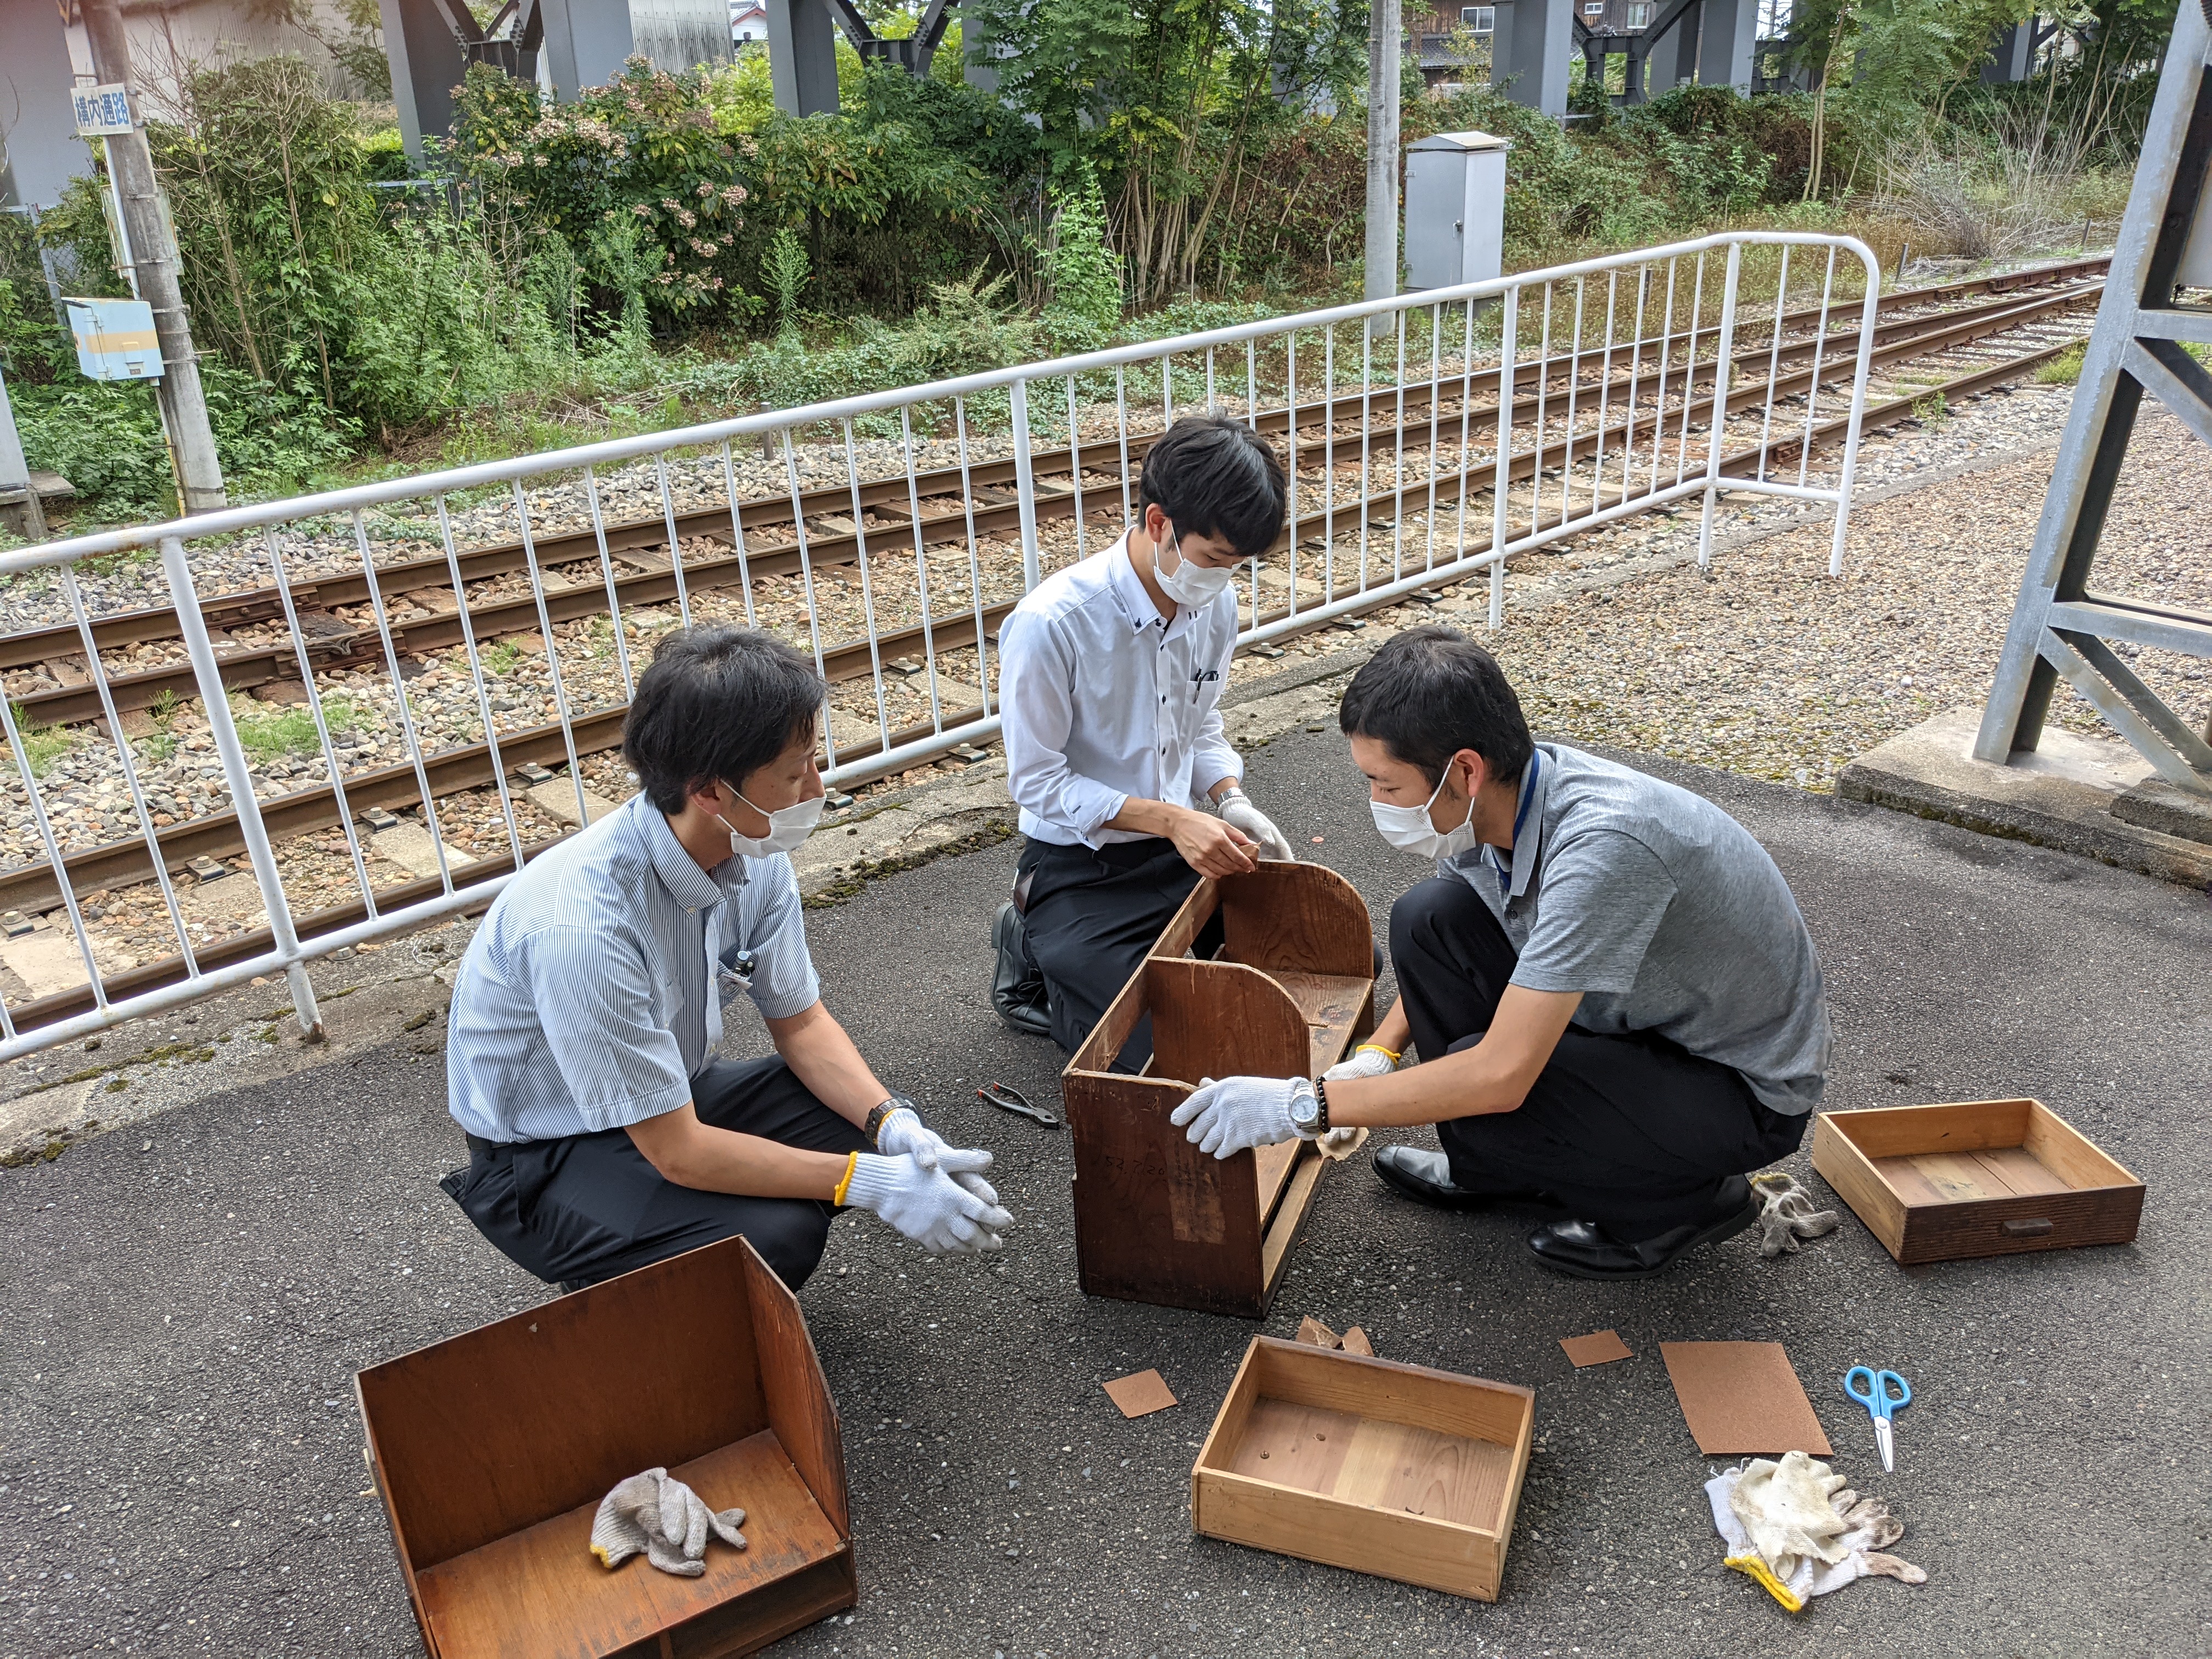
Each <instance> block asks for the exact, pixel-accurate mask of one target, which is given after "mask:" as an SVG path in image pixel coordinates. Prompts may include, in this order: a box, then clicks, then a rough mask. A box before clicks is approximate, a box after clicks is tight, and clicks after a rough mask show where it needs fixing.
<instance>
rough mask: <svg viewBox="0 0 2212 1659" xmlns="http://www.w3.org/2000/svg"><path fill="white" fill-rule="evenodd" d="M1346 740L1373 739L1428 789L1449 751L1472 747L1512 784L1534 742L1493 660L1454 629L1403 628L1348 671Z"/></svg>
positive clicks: (1340, 717)
mask: <svg viewBox="0 0 2212 1659" xmlns="http://www.w3.org/2000/svg"><path fill="white" fill-rule="evenodd" d="M1337 724H1338V725H1339V726H1342V727H1343V729H1344V735H1345V736H1346V737H1347V738H1375V739H1376V741H1378V742H1379V743H1381V744H1383V747H1384V748H1386V749H1388V750H1389V751H1390V757H1391V758H1392V759H1393V760H1398V761H1402V762H1404V763H1406V764H1407V765H1408V766H1414V767H1419V769H1420V773H1421V775H1422V776H1423V777H1425V778H1426V779H1427V780H1428V781H1429V783H1430V785H1431V787H1434V786H1435V785H1436V783H1437V781H1438V780H1439V779H1441V778H1442V777H1443V775H1444V768H1445V766H1446V765H1447V764H1449V762H1450V760H1451V757H1453V756H1454V755H1456V754H1457V753H1459V751H1460V750H1462V749H1472V750H1474V752H1475V753H1476V754H1478V755H1480V756H1481V757H1482V758H1483V759H1484V760H1485V761H1486V762H1488V763H1489V765H1490V774H1491V775H1492V777H1494V778H1496V779H1497V780H1498V781H1500V782H1501V783H1511V782H1513V781H1516V779H1518V778H1519V777H1520V775H1521V769H1522V767H1524V766H1526V765H1527V764H1528V752H1529V750H1530V749H1531V748H1533V747H1534V745H1533V744H1531V743H1530V742H1529V740H1528V721H1527V720H1524V719H1523V718H1522V714H1521V699H1520V698H1518V697H1516V696H1514V695H1513V687H1512V686H1511V685H1510V684H1509V683H1508V682H1507V680H1506V678H1505V671H1504V669H1502V668H1500V667H1499V666H1498V659H1496V658H1495V657H1493V656H1492V655H1491V654H1490V653H1488V652H1487V651H1486V650H1484V649H1483V648H1482V647H1480V646H1479V645H1477V644H1476V643H1475V642H1474V641H1473V640H1471V639H1469V638H1468V636H1467V635H1464V634H1462V633H1461V632H1460V631H1459V629H1456V628H1444V627H1441V626H1439V625H1437V624H1436V623H1427V624H1425V625H1424V626H1422V627H1419V628H1409V629H1407V630H1406V631H1405V632H1404V633H1402V634H1401V635H1398V636H1397V637H1396V638H1395V639H1393V640H1389V641H1385V642H1384V644H1383V648H1382V649H1381V650H1379V651H1377V652H1376V653H1375V654H1374V655H1373V656H1371V657H1370V658H1369V659H1367V662H1366V664H1365V665H1364V666H1363V667H1362V668H1361V669H1360V671H1358V673H1357V674H1354V675H1353V676H1352V684H1351V686H1350V687H1349V688H1348V689H1346V691H1345V694H1344V706H1343V707H1342V708H1340V709H1339V710H1338V711H1337Z"/></svg>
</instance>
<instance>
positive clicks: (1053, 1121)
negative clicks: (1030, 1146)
mask: <svg viewBox="0 0 2212 1659" xmlns="http://www.w3.org/2000/svg"><path fill="white" fill-rule="evenodd" d="M975 1098H976V1099H978V1100H980V1101H981V1102H982V1103H984V1104H985V1105H987V1106H995V1107H997V1108H998V1109H1000V1111H1002V1112H1018V1113H1019V1114H1020V1115H1022V1116H1024V1117H1028V1118H1035V1119H1036V1121H1038V1122H1039V1123H1042V1124H1043V1125H1044V1127H1046V1128H1048V1129H1057V1128H1058V1127H1060V1120H1059V1119H1058V1118H1056V1117H1054V1115H1052V1114H1051V1113H1050V1112H1048V1111H1046V1110H1045V1109H1044V1108H1042V1106H1033V1105H1031V1104H1030V1101H1029V1097H1027V1096H1026V1095H1024V1094H1023V1093H1022V1091H1020V1090H1018V1089H1016V1088H1013V1087H1012V1086H1011V1085H1007V1084H1004V1083H994V1084H992V1085H990V1086H989V1087H988V1088H984V1089H978V1090H976V1091H975Z"/></svg>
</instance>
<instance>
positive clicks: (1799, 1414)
mask: <svg viewBox="0 0 2212 1659" xmlns="http://www.w3.org/2000/svg"><path fill="white" fill-rule="evenodd" d="M1659 1352H1660V1354H1661V1356H1662V1358H1664V1359H1665V1360H1666V1362H1667V1377H1668V1381H1669V1382H1671V1383H1674V1398H1675V1400H1676V1401H1678V1402H1679V1403H1680V1406H1681V1407H1682V1420H1683V1421H1684V1422H1685V1423H1686V1424H1688V1425H1690V1433H1691V1434H1692V1437H1695V1439H1696V1440H1697V1443H1698V1449H1699V1451H1701V1452H1703V1453H1705V1455H1706V1456H1708V1457H1741V1456H1744V1455H1754V1456H1766V1457H1778V1456H1780V1455H1782V1454H1783V1453H1784V1452H1789V1451H1802V1452H1809V1453H1811V1454H1812V1455H1814V1456H1815V1457H1827V1456H1830V1455H1832V1449H1831V1448H1830V1446H1829V1444H1828V1437H1827V1435H1826V1433H1825V1432H1823V1431H1822V1430H1821V1428H1820V1419H1819V1418H1817V1417H1815V1416H1814V1414H1813V1402H1812V1401H1809V1400H1808V1399H1807V1398H1806V1397H1805V1387H1804V1384H1802V1383H1800V1382H1798V1380H1797V1373H1796V1370H1794V1369H1793V1368H1792V1367H1791V1365H1790V1355H1789V1354H1788V1352H1785V1351H1784V1348H1783V1346H1782V1345H1781V1344H1780V1343H1779V1342H1662V1343H1661V1344H1660V1345H1659Z"/></svg>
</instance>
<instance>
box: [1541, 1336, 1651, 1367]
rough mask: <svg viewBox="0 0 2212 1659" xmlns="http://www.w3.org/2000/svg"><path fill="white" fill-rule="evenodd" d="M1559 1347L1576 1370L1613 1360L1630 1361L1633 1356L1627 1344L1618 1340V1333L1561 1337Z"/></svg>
mask: <svg viewBox="0 0 2212 1659" xmlns="http://www.w3.org/2000/svg"><path fill="white" fill-rule="evenodd" d="M1559 1346H1561V1347H1563V1348H1565V1350H1566V1351H1567V1358H1568V1359H1569V1360H1570V1361H1571V1362H1572V1363H1573V1364H1574V1367H1575V1369H1576V1370H1581V1369H1582V1368H1583V1366H1585V1365H1603V1364H1607V1363H1609V1362H1610V1361H1613V1360H1615V1359H1630V1358H1634V1357H1635V1356H1634V1354H1633V1353H1632V1352H1631V1350H1630V1348H1629V1346H1628V1344H1626V1342H1624V1341H1622V1340H1620V1332H1619V1331H1592V1332H1591V1333H1590V1334H1589V1335H1588V1336H1563V1337H1561V1338H1560V1339H1559Z"/></svg>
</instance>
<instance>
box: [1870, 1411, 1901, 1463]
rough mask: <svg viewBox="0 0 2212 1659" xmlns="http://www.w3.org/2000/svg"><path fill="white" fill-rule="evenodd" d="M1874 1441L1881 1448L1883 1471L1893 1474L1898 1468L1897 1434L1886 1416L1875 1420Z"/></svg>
mask: <svg viewBox="0 0 2212 1659" xmlns="http://www.w3.org/2000/svg"><path fill="white" fill-rule="evenodd" d="M1874 1443H1875V1445H1876V1446H1878V1447H1880V1448H1881V1472H1882V1473H1883V1474H1894V1473H1895V1472H1896V1470H1897V1434H1896V1431H1895V1430H1893V1428H1892V1427H1891V1426H1890V1422H1889V1419H1887V1418H1886V1417H1877V1418H1875V1420H1874Z"/></svg>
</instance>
